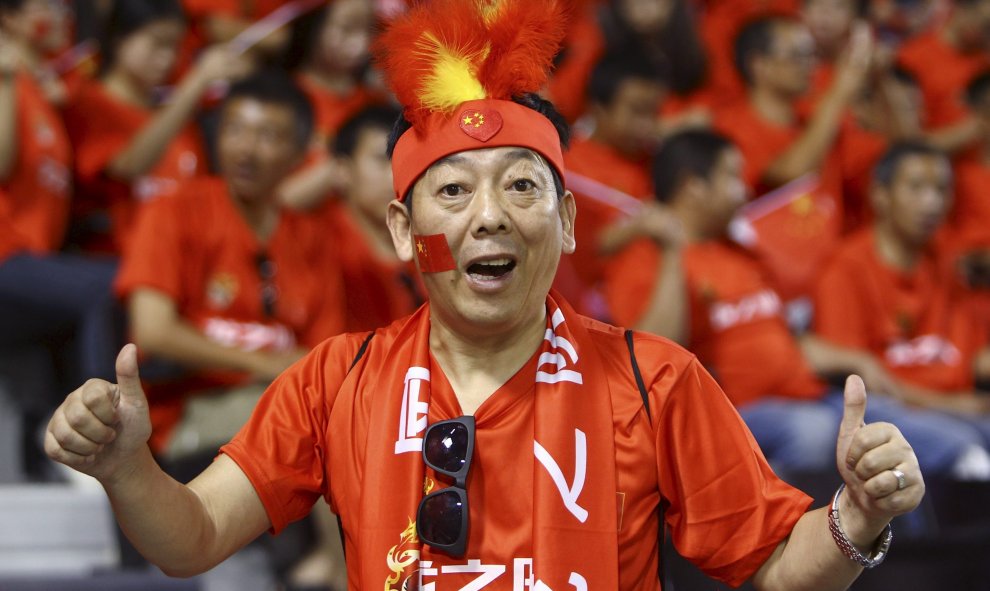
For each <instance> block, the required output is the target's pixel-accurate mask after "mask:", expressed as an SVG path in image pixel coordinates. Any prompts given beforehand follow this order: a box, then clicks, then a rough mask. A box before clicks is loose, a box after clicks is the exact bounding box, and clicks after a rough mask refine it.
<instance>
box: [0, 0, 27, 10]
mask: <svg viewBox="0 0 990 591" xmlns="http://www.w3.org/2000/svg"><path fill="white" fill-rule="evenodd" d="M26 1H27V0H0V12H8V11H9V12H16V11H18V10H20V9H21V8H24V2H26Z"/></svg>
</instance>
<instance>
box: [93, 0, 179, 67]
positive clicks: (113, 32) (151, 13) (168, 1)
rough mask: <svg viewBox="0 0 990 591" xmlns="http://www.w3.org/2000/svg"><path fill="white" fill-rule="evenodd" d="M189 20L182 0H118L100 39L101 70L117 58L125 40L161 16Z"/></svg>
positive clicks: (164, 18)
mask: <svg viewBox="0 0 990 591" xmlns="http://www.w3.org/2000/svg"><path fill="white" fill-rule="evenodd" d="M172 19H174V20H179V21H182V22H185V20H186V16H185V13H184V12H183V11H182V5H181V4H180V3H179V1H178V0H118V1H116V2H114V3H113V7H112V8H111V9H110V14H108V15H107V17H106V24H105V28H104V30H103V35H102V36H101V39H100V71H101V72H106V71H108V70H109V69H110V67H111V66H113V64H114V62H115V61H116V59H117V49H118V46H119V45H120V43H121V41H123V40H124V39H125V38H126V37H127V36H129V35H131V34H132V33H134V32H135V31H138V30H140V29H142V28H143V27H145V26H147V25H149V24H151V23H153V22H155V21H160V20H172Z"/></svg>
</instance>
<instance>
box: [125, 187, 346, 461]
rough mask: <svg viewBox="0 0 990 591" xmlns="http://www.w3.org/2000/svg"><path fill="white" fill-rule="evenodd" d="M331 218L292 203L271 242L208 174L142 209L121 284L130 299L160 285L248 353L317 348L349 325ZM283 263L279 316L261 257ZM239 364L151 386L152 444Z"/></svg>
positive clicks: (277, 276)
mask: <svg viewBox="0 0 990 591" xmlns="http://www.w3.org/2000/svg"><path fill="white" fill-rule="evenodd" d="M323 221H324V218H322V217H320V216H318V215H312V214H302V213H297V212H292V211H289V210H284V211H283V212H282V213H281V217H280V218H279V221H278V227H277V228H276V230H275V232H274V234H272V236H271V238H269V240H268V243H267V244H262V243H260V242H259V241H258V238H257V237H256V236H255V234H254V233H253V232H252V231H251V230H250V228H249V227H248V225H247V223H246V222H245V221H244V219H243V217H242V216H241V213H240V212H239V211H238V209H237V207H236V206H235V204H234V203H233V201H232V198H231V197H230V195H229V194H228V193H227V189H226V186H225V185H224V183H223V181H222V180H221V179H217V178H207V177H204V178H201V179H197V180H195V181H191V182H189V183H188V184H186V185H184V186H183V187H182V189H181V190H180V191H179V192H177V193H176V194H175V195H173V196H170V197H166V198H163V199H159V200H157V201H155V202H153V203H150V204H148V206H147V207H146V208H144V210H143V211H142V212H141V215H140V216H139V221H138V224H137V230H136V232H135V238H134V242H133V243H132V245H131V248H130V249H128V251H127V253H125V256H124V258H123V261H122V263H121V268H120V273H119V275H118V277H117V282H116V286H115V287H116V290H117V293H118V294H119V295H120V296H121V297H127V296H129V295H130V294H132V293H133V292H134V291H135V290H137V289H153V290H155V291H158V292H161V293H164V294H165V295H167V296H168V297H169V298H170V299H171V300H172V301H174V302H175V304H176V307H177V310H178V313H179V315H180V316H181V318H182V319H183V320H185V321H186V322H188V323H189V324H191V325H192V326H194V327H195V328H197V329H198V330H200V331H201V332H202V333H203V334H204V335H205V336H206V337H208V338H210V339H211V340H213V341H215V342H217V343H220V344H222V345H225V346H229V347H239V348H242V349H245V350H271V351H280V350H289V349H291V348H292V347H294V346H297V345H299V346H306V347H312V346H314V345H316V344H317V343H319V342H320V341H322V340H323V339H326V338H327V337H330V336H332V335H335V334H338V333H340V332H341V331H342V330H343V328H344V312H343V311H344V303H343V289H342V286H341V278H340V268H339V263H338V262H337V260H336V256H335V252H334V250H335V246H334V245H335V244H336V243H335V242H334V241H333V237H332V235H330V234H329V233H328V232H327V231H326V226H325V224H324V223H323ZM259 253H264V254H266V255H267V257H268V259H269V260H270V261H271V262H272V263H274V266H275V272H274V276H273V278H271V279H269V281H273V282H274V286H275V289H276V292H277V297H276V299H275V304H274V315H273V316H271V317H269V316H268V315H267V314H266V312H265V310H264V305H263V301H262V300H263V298H262V289H263V287H265V281H266V280H265V278H263V277H262V271H261V270H260V269H259V263H258V260H257V256H258V255H259ZM249 377H250V376H248V375H246V374H244V373H241V372H232V371H210V370H203V371H195V372H194V371H190V372H189V373H188V374H184V375H183V376H181V377H179V378H178V379H176V380H169V382H168V383H163V384H157V385H156V384H149V385H150V386H151V387H150V388H149V390H148V395H149V398H150V400H151V416H152V424H153V426H154V434H153V436H152V444H153V448H155V449H160V448H161V446H162V445H164V443H165V442H166V441H167V439H168V436H169V435H170V433H171V429H172V428H173V427H174V425H175V423H176V422H177V421H178V420H179V418H180V416H181V411H182V406H183V401H184V398H185V397H186V396H187V395H188V394H189V393H191V392H194V391H196V390H204V389H208V388H211V387H212V388H216V387H220V386H227V385H233V384H238V383H243V382H245V381H247V380H248V379H249Z"/></svg>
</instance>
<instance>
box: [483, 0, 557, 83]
mask: <svg viewBox="0 0 990 591" xmlns="http://www.w3.org/2000/svg"><path fill="white" fill-rule="evenodd" d="M566 25H567V23H566V18H565V16H564V10H563V7H562V6H561V3H560V2H558V1H556V0H502V7H501V9H500V10H499V13H498V17H497V18H496V20H495V21H494V22H492V23H491V24H490V25H489V27H488V39H489V41H490V43H491V47H492V51H491V53H490V54H489V56H488V59H487V60H486V61H485V64H484V66H483V67H482V69H481V72H480V73H479V78H480V80H481V83H482V85H484V87H485V89H486V90H487V91H488V94H489V96H491V97H493V98H502V99H510V98H512V97H513V96H518V95H520V94H524V93H527V92H539V91H540V90H541V89H542V88H543V86H544V85H545V84H546V83H547V78H548V75H549V72H550V68H551V66H552V65H553V58H554V56H555V55H556V54H557V51H558V50H559V49H560V44H561V42H562V41H563V39H564V36H565V35H566V33H567V28H566Z"/></svg>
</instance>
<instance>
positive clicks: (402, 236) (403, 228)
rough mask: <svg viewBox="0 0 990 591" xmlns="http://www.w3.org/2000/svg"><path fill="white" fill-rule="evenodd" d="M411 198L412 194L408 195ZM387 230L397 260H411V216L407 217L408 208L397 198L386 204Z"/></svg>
mask: <svg viewBox="0 0 990 591" xmlns="http://www.w3.org/2000/svg"><path fill="white" fill-rule="evenodd" d="M409 198H410V199H411V198H412V195H410V196H409ZM385 219H386V222H387V223H388V231H389V233H390V234H391V235H392V245H393V246H395V253H396V254H397V255H398V256H399V260H401V261H404V262H407V263H408V262H410V261H411V260H413V237H412V218H410V217H409V210H408V209H407V208H406V206H405V205H404V204H402V203H400V202H399V201H398V200H397V199H393V200H392V202H391V203H389V204H388V213H387V214H386V218H385Z"/></svg>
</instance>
